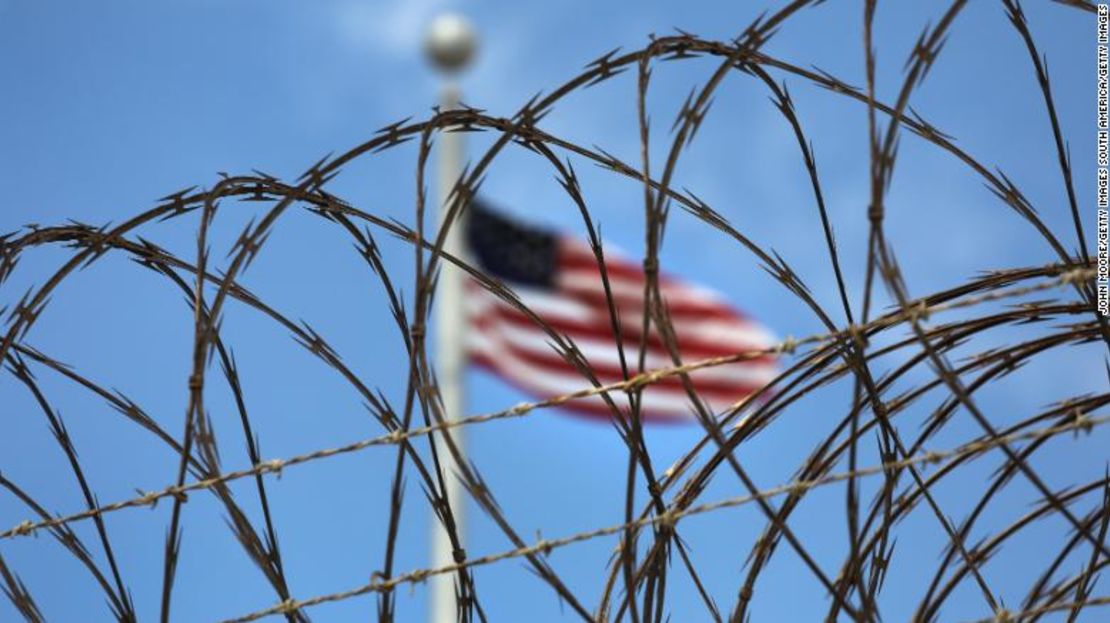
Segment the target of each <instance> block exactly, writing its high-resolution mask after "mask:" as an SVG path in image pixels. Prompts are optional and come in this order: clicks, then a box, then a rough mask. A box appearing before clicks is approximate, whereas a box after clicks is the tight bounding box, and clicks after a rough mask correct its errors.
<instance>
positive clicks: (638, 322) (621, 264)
mask: <svg viewBox="0 0 1110 623" xmlns="http://www.w3.org/2000/svg"><path fill="white" fill-rule="evenodd" d="M465 222H466V226H465V227H466V232H465V240H466V244H467V245H468V250H469V253H470V255H471V257H473V258H474V259H475V263H476V264H477V266H478V267H480V268H481V269H483V270H484V271H485V272H486V273H487V274H489V275H491V276H493V277H496V278H497V279H499V280H501V281H503V282H505V283H506V284H507V285H509V286H511V287H512V289H513V290H514V291H515V292H516V293H517V295H518V296H519V297H520V300H521V301H522V302H523V303H524V304H525V305H526V306H528V308H530V309H531V310H532V311H533V312H534V313H535V314H536V315H538V316H539V317H541V318H543V319H544V321H546V322H547V323H548V324H549V325H551V327H552V328H554V329H555V330H556V331H558V332H560V333H562V334H565V335H566V336H567V337H570V338H571V339H572V340H574V343H575V345H577V347H578V348H579V350H581V352H582V354H583V355H584V356H585V357H586V359H587V360H588V362H589V363H590V366H591V368H592V369H593V372H594V374H595V375H596V376H597V378H598V380H599V381H600V382H601V383H603V384H609V383H616V382H620V381H622V380H624V376H623V375H622V373H621V366H620V357H619V354H618V351H617V348H616V342H615V340H614V335H613V328H612V323H611V321H610V315H609V306H608V303H607V302H606V297H605V290H604V286H603V284H602V280H601V271H600V269H599V266H598V263H597V259H596V258H595V256H594V253H593V251H592V250H591V249H590V246H589V244H587V243H586V242H583V241H580V240H576V239H574V238H573V237H570V236H564V235H559V234H557V233H554V232H550V231H545V230H542V229H538V228H534V227H529V226H527V225H523V224H521V223H518V222H515V221H513V220H511V219H509V218H506V217H504V216H501V215H499V214H497V213H496V212H495V211H493V210H492V209H490V208H489V207H488V206H486V205H483V204H481V203H478V202H475V203H474V204H473V205H471V208H470V210H469V213H468V217H467V219H466V221H465ZM605 267H606V270H607V272H608V276H609V282H610V288H611V290H612V292H613V296H614V300H615V304H616V307H617V310H618V313H619V314H620V320H621V323H620V327H621V339H622V341H623V343H624V349H625V357H626V361H627V363H628V367H629V373H630V374H636V371H637V369H638V368H637V365H638V358H637V357H638V353H639V344H640V333H641V328H642V322H643V320H642V318H643V317H642V315H641V313H642V309H643V292H644V272H643V269H642V268H641V267H640V266H639V265H637V264H636V263H634V262H631V261H629V260H628V259H627V258H624V257H619V256H617V255H615V254H613V253H611V252H610V251H609V250H608V249H607V250H606V253H605ZM467 281H468V282H467V285H466V295H465V297H464V300H465V301H466V303H465V306H466V313H467V317H468V320H469V322H468V328H467V351H468V355H469V359H470V361H472V362H474V363H476V364H478V365H480V366H483V367H485V368H487V369H489V370H491V371H492V372H494V373H495V374H497V375H498V376H500V377H502V378H503V379H505V380H506V381H508V382H510V383H511V384H513V385H516V386H517V387H519V388H520V389H523V390H525V391H527V392H528V393H530V394H532V395H534V396H536V397H537V398H540V399H544V398H550V397H553V396H558V395H561V394H566V393H570V392H573V391H576V390H579V389H582V388H584V387H587V386H588V381H587V380H586V379H585V378H583V377H582V375H581V374H579V372H578V371H577V370H576V369H575V368H574V367H573V366H571V365H570V364H568V363H567V362H566V361H565V360H564V359H563V358H562V357H561V356H560V355H559V354H558V353H557V352H556V351H555V350H554V349H553V348H552V347H551V346H550V345H549V338H548V336H547V334H546V333H544V331H543V330H542V329H540V328H539V327H538V326H536V324H535V323H534V322H533V321H532V320H531V319H530V318H528V317H527V316H526V315H525V314H523V313H522V312H520V311H518V310H517V309H516V308H514V307H513V306H511V305H509V304H508V303H506V302H504V301H502V300H501V299H500V298H498V297H497V296H496V295H495V294H492V293H490V292H489V291H487V290H486V289H485V288H483V287H481V286H480V285H479V284H478V283H477V282H476V281H474V280H473V279H468V280H467ZM660 290H661V292H662V295H663V298H664V300H665V301H666V303H667V306H668V308H669V310H670V314H671V320H672V324H673V326H674V332H675V334H676V336H677V341H678V345H679V352H680V353H681V356H682V361H683V363H691V362H695V361H699V360H702V359H709V358H711V357H719V356H722V355H731V354H735V353H737V352H741V351H746V350H751V349H760V348H767V347H769V346H770V345H772V344H773V342H774V340H773V337H772V335H771V334H770V333H769V332H768V331H767V330H766V329H765V328H764V327H763V326H762V325H760V324H759V323H758V322H756V321H755V320H753V319H751V318H750V317H748V316H746V315H745V314H743V313H741V312H739V311H737V310H736V309H734V308H732V307H731V306H729V304H728V303H727V302H726V301H725V299H724V298H723V297H722V296H721V295H719V294H717V293H716V292H713V291H711V290H707V289H705V288H702V287H699V286H697V285H693V284H690V283H686V282H683V281H681V280H678V279H675V278H673V277H670V276H667V275H660ZM668 367H673V363H672V360H671V357H670V355H669V353H668V352H667V350H666V347H665V346H664V345H663V342H662V340H661V339H660V337H659V335H658V334H657V333H656V331H655V328H654V326H653V327H652V329H651V332H650V333H649V335H648V348H647V359H646V367H645V369H646V370H655V369H659V368H668ZM776 373H777V370H776V366H775V360H774V358H772V357H770V356H763V357H760V358H757V359H752V360H747V361H743V362H737V363H730V364H726V365H721V366H716V367H711V368H705V369H702V370H697V371H694V372H693V373H691V374H690V378H691V380H692V381H693V383H694V387H695V389H696V390H697V393H698V396H699V398H700V399H701V400H702V401H703V402H704V403H706V404H707V405H708V406H709V407H710V409H712V410H713V411H720V410H723V409H725V408H727V407H729V406H730V405H732V404H734V403H735V402H736V401H738V400H740V399H742V398H744V397H746V396H748V395H750V394H752V393H753V392H755V391H756V390H758V389H759V388H760V387H762V386H763V385H765V384H766V383H767V382H768V381H770V380H771V379H772V378H774V376H775V374H776ZM615 398H616V400H615V402H616V404H617V405H618V406H620V407H621V408H622V409H627V405H628V402H627V400H626V399H625V398H624V397H623V395H622V396H616V397H615ZM642 405H643V406H642V409H641V413H642V415H643V417H644V419H645V420H654V421H682V420H692V418H693V414H694V411H693V408H692V407H691V405H690V400H689V397H688V395H687V394H686V392H685V390H684V389H683V385H682V380H681V378H679V377H678V376H671V377H668V378H665V379H663V380H661V381H660V382H657V383H654V384H652V385H650V386H648V387H647V388H646V389H645V390H644V393H643V403H642ZM566 406H567V407H569V408H572V409H574V410H576V411H580V412H582V413H586V414H594V415H604V416H609V415H611V414H612V411H611V410H610V409H609V408H608V407H607V406H606V405H605V402H604V401H603V400H602V399H601V397H600V396H592V397H589V398H582V399H577V400H574V401H571V402H569V403H567V405H566Z"/></svg>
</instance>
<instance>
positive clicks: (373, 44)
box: [335, 0, 453, 56]
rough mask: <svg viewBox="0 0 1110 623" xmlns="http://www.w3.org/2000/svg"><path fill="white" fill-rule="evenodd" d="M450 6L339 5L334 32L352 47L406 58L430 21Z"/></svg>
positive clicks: (444, 0) (417, 2)
mask: <svg viewBox="0 0 1110 623" xmlns="http://www.w3.org/2000/svg"><path fill="white" fill-rule="evenodd" d="M451 4H453V3H452V2H451V1H450V0H391V1H389V2H343V3H340V4H339V5H337V7H336V10H335V21H336V26H337V29H338V32H339V34H340V36H342V37H343V38H344V39H345V40H346V41H347V43H349V44H351V45H353V46H355V47H367V48H372V49H374V50H375V51H376V52H379V53H382V54H389V55H391V56H409V55H412V54H414V53H415V52H416V50H417V49H418V48H419V47H420V45H421V42H422V41H423V37H424V29H425V28H426V27H427V25H428V23H429V22H430V21H431V20H432V18H433V17H434V16H435V15H436V14H437V13H439V12H440V11H442V10H444V9H445V8H447V7H448V6H450V5H451Z"/></svg>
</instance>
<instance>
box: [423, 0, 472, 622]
mask: <svg viewBox="0 0 1110 623" xmlns="http://www.w3.org/2000/svg"><path fill="white" fill-rule="evenodd" d="M477 47H478V44H477V37H476V36H475V34H474V29H473V28H471V26H470V22H468V21H467V20H466V19H465V18H463V17H462V16H460V15H457V14H454V13H444V14H442V15H440V16H438V17H436V18H435V19H434V20H432V23H431V24H430V27H429V28H428V34H427V37H426V38H425V40H424V50H425V52H426V53H427V54H428V58H429V60H431V62H432V64H433V65H435V67H436V68H437V69H438V70H439V71H440V73H441V74H443V77H444V81H443V86H442V87H441V89H440V100H439V109H440V110H441V111H448V110H454V109H456V108H458V107H459V89H458V87H457V86H456V85H454V84H453V82H454V77H455V76H456V75H457V74H458V73H459V72H460V71H461V70H462V69H463V68H465V67H466V65H467V64H468V63H469V62H470V60H471V58H472V57H473V56H474V52H475V50H476V49H477ZM441 130H449V128H441ZM464 136H465V133H463V132H451V131H441V132H440V133H439V135H438V136H437V143H438V146H437V147H438V152H439V153H438V154H437V155H438V158H437V160H438V165H439V166H438V167H437V168H438V169H439V170H438V172H437V173H438V174H437V176H436V177H437V178H438V180H437V181H438V184H437V186H438V191H439V192H438V194H439V197H438V201H439V205H440V218H439V222H440V226H441V227H442V226H443V221H444V219H445V216H446V213H447V210H448V208H449V206H448V205H447V199H448V197H450V196H451V192H452V190H453V189H454V188H455V185H456V184H457V183H458V181H459V177H460V176H461V175H462V172H463V162H464V161H465V159H466V153H465V151H466V150H465V145H464V144H463V138H464ZM464 218H465V215H464V216H462V217H460V218H456V220H455V222H454V223H453V224H452V225H451V228H450V230H449V231H448V234H447V236H446V238H445V239H444V244H443V250H444V251H446V252H448V253H450V254H451V255H453V256H455V257H457V258H460V259H462V260H463V261H466V249H465V248H463V245H462V240H461V238H462V236H460V235H459V233H460V231H461V230H462V228H463V226H464V223H463V222H462V220H463V219H464ZM440 267H441V268H440V275H439V280H438V283H437V286H436V289H437V291H436V295H435V305H434V312H435V324H436V362H435V363H436V365H435V367H436V377H437V379H438V380H439V395H440V398H441V404H442V405H443V418H444V420H446V421H452V420H458V419H459V418H461V417H463V415H464V414H463V409H464V405H465V403H464V390H465V387H464V383H463V380H464V375H465V372H466V314H465V310H464V309H463V273H462V271H460V270H459V269H458V268H456V267H455V266H453V265H451V264H450V263H448V262H447V261H446V260H442V259H441V260H440ZM444 435H450V436H451V441H452V442H453V444H454V446H455V448H456V449H457V450H458V452H459V456H460V457H461V458H462V461H463V462H464V463H465V461H466V459H465V447H466V446H465V443H464V442H465V436H464V434H463V430H462V428H461V427H460V428H455V429H453V430H450V432H448V431H447V430H445V431H441V432H439V433H437V434H436V436H435V443H436V448H437V452H438V455H439V457H440V461H441V462H442V467H443V470H444V478H443V485H444V489H445V491H444V496H445V497H446V498H447V503H448V504H449V505H450V506H451V513H452V515H453V516H454V520H455V529H456V533H457V534H458V537H459V546H460V547H464V546H465V541H464V538H465V534H466V499H465V495H464V491H463V487H462V484H461V483H460V482H459V480H458V478H457V477H456V476H455V474H456V473H457V472H458V471H459V468H458V466H457V465H456V464H455V461H454V460H453V455H452V454H451V452H450V450H449V448H448V447H447V442H446V440H445V439H444ZM431 531H432V534H431V538H432V543H431V556H432V567H443V566H445V565H450V564H453V563H454V562H456V561H455V558H454V546H453V544H452V543H451V540H450V539H449V538H448V535H447V531H446V530H445V529H444V528H443V526H441V525H440V524H439V522H437V521H435V520H434V519H433V525H432V527H431ZM454 580H455V577H454V575H453V574H439V575H436V576H434V577H432V578H431V585H430V587H429V589H430V590H429V604H428V620H429V621H430V622H431V623H451V622H452V621H455V620H457V617H456V613H457V611H458V607H457V605H456V603H455V601H456V600H455V584H454Z"/></svg>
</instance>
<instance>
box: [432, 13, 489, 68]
mask: <svg viewBox="0 0 1110 623" xmlns="http://www.w3.org/2000/svg"><path fill="white" fill-rule="evenodd" d="M477 48H478V40H477V37H475V35H474V29H473V28H471V26H470V22H469V21H467V20H466V18H464V17H463V16H461V15H458V14H456V13H443V14H442V15H439V16H438V17H436V18H435V19H434V20H432V23H431V25H430V26H429V28H428V35H427V38H426V39H425V40H424V50H425V52H427V53H428V58H430V59H431V60H432V63H433V64H434V65H435V66H436V68H437V69H439V70H441V71H443V72H446V73H454V72H457V71H459V70H460V69H462V68H463V67H466V65H467V63H469V62H470V59H471V58H473V57H474V52H475V50H476V49H477Z"/></svg>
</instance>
